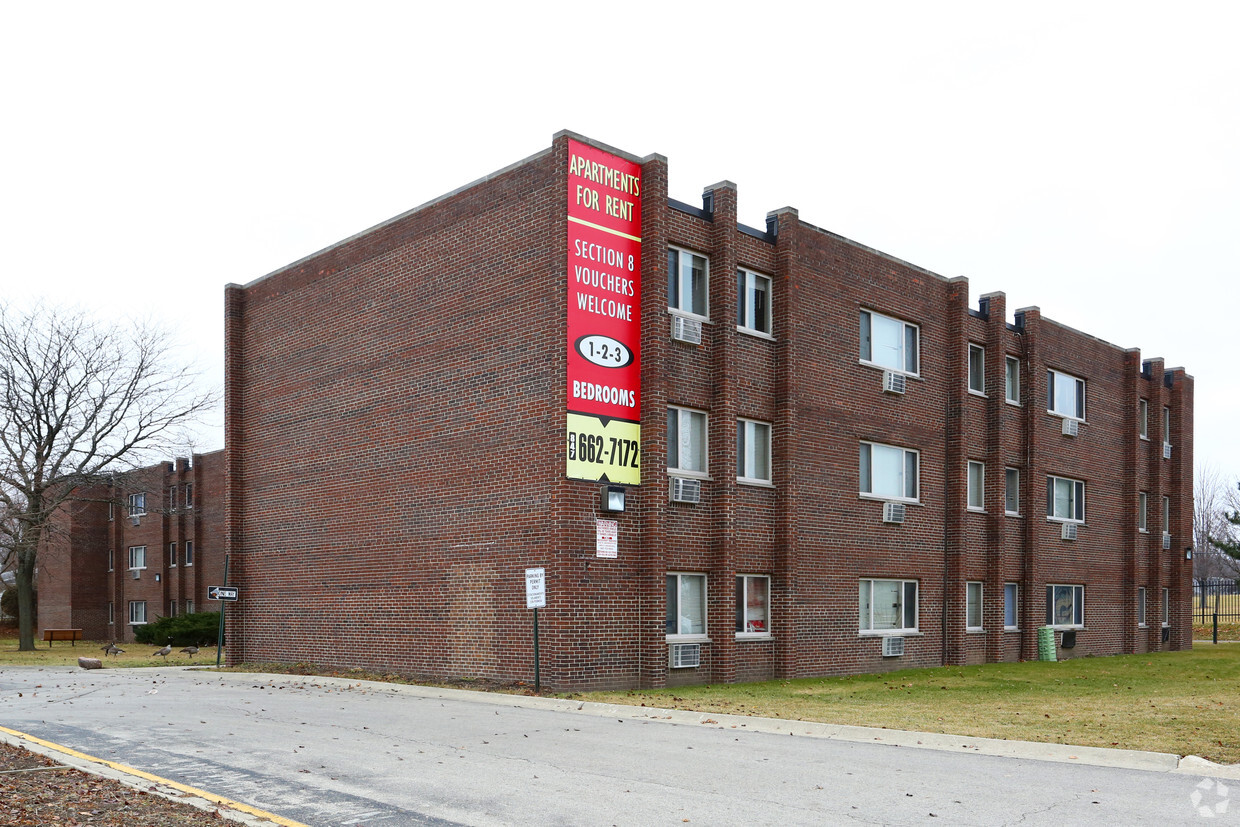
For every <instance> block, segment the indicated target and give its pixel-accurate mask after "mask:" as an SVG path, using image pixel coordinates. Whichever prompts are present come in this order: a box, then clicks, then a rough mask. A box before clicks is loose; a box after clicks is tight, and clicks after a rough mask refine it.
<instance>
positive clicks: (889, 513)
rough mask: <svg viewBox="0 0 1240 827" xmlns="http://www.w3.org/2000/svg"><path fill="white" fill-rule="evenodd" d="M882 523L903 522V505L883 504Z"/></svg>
mask: <svg viewBox="0 0 1240 827" xmlns="http://www.w3.org/2000/svg"><path fill="white" fill-rule="evenodd" d="M883 522H884V523H902V522H904V503H883Z"/></svg>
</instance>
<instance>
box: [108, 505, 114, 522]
mask: <svg viewBox="0 0 1240 827" xmlns="http://www.w3.org/2000/svg"><path fill="white" fill-rule="evenodd" d="M115 519H116V503H114V502H112V501H111V500H109V501H108V522H112V521H113V520H115Z"/></svg>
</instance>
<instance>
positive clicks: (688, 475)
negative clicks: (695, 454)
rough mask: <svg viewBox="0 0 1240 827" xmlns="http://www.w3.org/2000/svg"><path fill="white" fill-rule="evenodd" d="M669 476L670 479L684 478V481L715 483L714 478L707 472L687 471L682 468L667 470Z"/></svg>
mask: <svg viewBox="0 0 1240 827" xmlns="http://www.w3.org/2000/svg"><path fill="white" fill-rule="evenodd" d="M667 475H668V476H669V477H683V478H684V479H690V480H706V481H707V482H714V478H713V477H711V475H710V474H709V473H707V472H705V471H685V470H682V469H680V468H669V469H667Z"/></svg>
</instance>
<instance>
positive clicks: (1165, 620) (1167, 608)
mask: <svg viewBox="0 0 1240 827" xmlns="http://www.w3.org/2000/svg"><path fill="white" fill-rule="evenodd" d="M1162 625H1163V628H1164V629H1165V628H1167V627H1168V626H1170V625H1171V589H1163V599H1162Z"/></svg>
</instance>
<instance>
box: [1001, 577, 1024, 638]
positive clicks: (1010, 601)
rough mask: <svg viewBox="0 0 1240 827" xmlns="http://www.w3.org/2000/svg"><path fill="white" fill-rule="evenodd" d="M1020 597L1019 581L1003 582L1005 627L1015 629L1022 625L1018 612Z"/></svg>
mask: <svg viewBox="0 0 1240 827" xmlns="http://www.w3.org/2000/svg"><path fill="white" fill-rule="evenodd" d="M1019 597H1020V585H1019V584H1017V583H1004V584H1003V628H1004V629H1015V628H1017V627H1018V626H1019V625H1020V621H1019V619H1018V618H1019V617H1020V615H1019V614H1018V611H1019V610H1018V609H1017V606H1018V599H1019Z"/></svg>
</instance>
